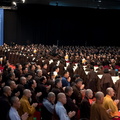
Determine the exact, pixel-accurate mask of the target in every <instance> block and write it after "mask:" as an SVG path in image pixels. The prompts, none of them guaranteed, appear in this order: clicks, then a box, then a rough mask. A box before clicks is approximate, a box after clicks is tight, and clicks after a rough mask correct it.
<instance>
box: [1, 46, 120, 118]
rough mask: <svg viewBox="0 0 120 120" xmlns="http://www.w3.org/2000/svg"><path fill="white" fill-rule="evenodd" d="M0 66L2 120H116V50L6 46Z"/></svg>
mask: <svg viewBox="0 0 120 120" xmlns="http://www.w3.org/2000/svg"><path fill="white" fill-rule="evenodd" d="M0 64H1V65H2V67H3V69H2V70H1V71H0V120H21V119H22V120H34V119H36V118H37V117H36V118H35V113H36V112H39V113H40V114H39V117H40V118H39V120H41V119H42V120H111V119H114V118H115V119H119V109H120V102H119V100H120V93H119V89H120V79H118V80H117V81H116V82H115V83H114V82H113V80H112V76H119V78H120V73H119V71H120V48H119V47H107V46H101V47H95V46H59V47H58V46H55V45H53V46H48V45H46V46H45V45H41V44H39V45H38V44H32V45H27V46H24V45H14V46H9V45H7V44H4V45H3V46H0ZM11 66H12V67H11ZM95 66H97V67H98V68H97V69H96V70H95V69H94V67H95ZM84 68H85V69H84ZM85 71H88V74H86V73H85ZM98 75H102V77H101V78H99V77H98Z"/></svg>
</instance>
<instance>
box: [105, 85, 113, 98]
mask: <svg viewBox="0 0 120 120" xmlns="http://www.w3.org/2000/svg"><path fill="white" fill-rule="evenodd" d="M106 94H107V95H109V96H111V97H113V96H114V95H115V92H114V90H113V88H111V87H108V88H107V89H106Z"/></svg>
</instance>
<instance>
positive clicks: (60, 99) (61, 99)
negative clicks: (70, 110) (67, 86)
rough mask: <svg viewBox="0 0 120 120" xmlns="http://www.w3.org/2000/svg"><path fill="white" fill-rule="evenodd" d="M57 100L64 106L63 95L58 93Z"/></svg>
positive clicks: (64, 98)
mask: <svg viewBox="0 0 120 120" xmlns="http://www.w3.org/2000/svg"><path fill="white" fill-rule="evenodd" d="M57 99H58V101H59V102H61V103H62V104H63V105H64V104H66V96H65V94H64V93H58V95H57Z"/></svg>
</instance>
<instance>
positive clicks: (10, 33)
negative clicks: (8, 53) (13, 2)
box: [4, 5, 120, 46]
mask: <svg viewBox="0 0 120 120" xmlns="http://www.w3.org/2000/svg"><path fill="white" fill-rule="evenodd" d="M119 15H120V11H119V10H101V9H88V8H72V7H52V6H51V7H50V6H40V5H20V6H18V9H17V10H5V22H4V24H5V25H4V27H5V29H4V30H5V31H4V33H5V37H4V38H5V43H8V44H12V43H13V42H14V43H17V44H31V43H42V44H51V45H52V44H57V40H58V42H59V45H85V44H86V45H98V46H99V45H108V46H109V45H117V46H119V39H120V34H119V28H120V21H119V20H120V19H119Z"/></svg>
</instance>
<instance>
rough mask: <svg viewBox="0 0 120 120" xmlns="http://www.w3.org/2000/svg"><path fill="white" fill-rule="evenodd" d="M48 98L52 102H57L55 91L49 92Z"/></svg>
mask: <svg viewBox="0 0 120 120" xmlns="http://www.w3.org/2000/svg"><path fill="white" fill-rule="evenodd" d="M47 99H48V100H49V101H50V102H51V103H54V102H55V94H54V93H53V92H49V93H48V96H47Z"/></svg>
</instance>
